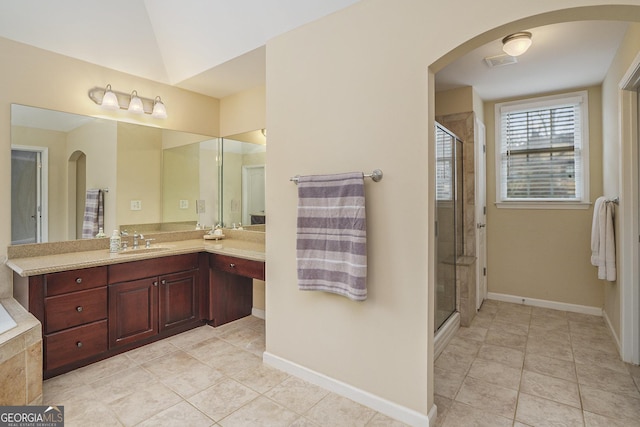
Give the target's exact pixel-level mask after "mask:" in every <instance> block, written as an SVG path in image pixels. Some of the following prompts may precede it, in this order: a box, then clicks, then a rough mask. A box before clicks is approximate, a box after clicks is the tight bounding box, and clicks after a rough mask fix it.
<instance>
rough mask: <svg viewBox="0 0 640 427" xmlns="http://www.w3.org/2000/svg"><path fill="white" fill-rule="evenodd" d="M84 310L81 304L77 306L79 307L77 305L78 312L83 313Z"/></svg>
mask: <svg viewBox="0 0 640 427" xmlns="http://www.w3.org/2000/svg"><path fill="white" fill-rule="evenodd" d="M82 310H84V309H83V308H82V306H81V305H79V306H77V307H76V311H77V312H78V313H82Z"/></svg>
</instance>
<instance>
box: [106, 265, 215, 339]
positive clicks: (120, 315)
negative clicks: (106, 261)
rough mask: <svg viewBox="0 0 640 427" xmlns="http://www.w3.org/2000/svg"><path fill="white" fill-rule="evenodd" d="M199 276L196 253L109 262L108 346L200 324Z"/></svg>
mask: <svg viewBox="0 0 640 427" xmlns="http://www.w3.org/2000/svg"><path fill="white" fill-rule="evenodd" d="M150 273H155V274H154V275H152V276H150V275H149V274H150ZM199 276H200V269H199V255H198V254H186V255H177V256H173V257H165V258H156V259H151V260H145V261H137V262H131V263H126V264H117V265H113V266H110V267H109V347H110V348H114V347H118V346H123V345H127V344H132V343H136V342H140V341H142V340H146V339H148V338H151V337H153V336H155V335H157V334H159V333H163V332H166V331H171V330H173V329H176V330H184V329H185V327H189V326H191V325H193V324H194V323H196V322H199V321H200V319H202V318H203V317H201V316H200V305H199V302H200V300H199V295H200V283H201V281H200V277H199Z"/></svg>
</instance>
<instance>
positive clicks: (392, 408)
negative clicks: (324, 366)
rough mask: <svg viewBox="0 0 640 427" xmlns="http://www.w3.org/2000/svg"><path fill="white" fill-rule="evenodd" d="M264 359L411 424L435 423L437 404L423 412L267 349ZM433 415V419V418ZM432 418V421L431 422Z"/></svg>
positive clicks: (282, 369)
mask: <svg viewBox="0 0 640 427" xmlns="http://www.w3.org/2000/svg"><path fill="white" fill-rule="evenodd" d="M262 360H263V361H264V362H265V363H266V364H268V365H271V366H273V367H274V368H277V369H280V370H281V371H284V372H287V373H288V374H291V375H294V376H296V377H298V378H301V379H303V380H305V381H308V382H310V383H311V384H315V385H317V386H319V387H322V388H324V389H327V390H329V391H331V392H334V393H336V394H339V395H341V396H344V397H346V398H348V399H351V400H353V401H355V402H358V403H360V404H362V405H364V406H367V407H369V408H371V409H373V410H375V411H377V412H380V413H382V414H384V415H386V416H388V417H391V418H394V419H396V420H398V421H402V422H403V423H405V424H408V425H410V426H416V427H429V426H433V425H435V415H436V414H437V408H436V405H433V407H432V408H431V410H430V411H429V414H428V415H425V414H421V413H419V412H417V411H414V410H412V409H409V408H406V407H404V406H401V405H398V404H396V403H393V402H391V401H389V400H386V399H383V398H382V397H380V396H376V395H374V394H371V393H369V392H367V391H364V390H361V389H359V388H356V387H353V386H352V385H349V384H346V383H343V382H342V381H339V380H336V379H334V378H331V377H328V376H326V375H324V374H321V373H320V372H316V371H313V370H311V369H309V368H306V367H304V366H301V365H298V364H297V363H294V362H291V361H289V360H286V359H283V358H281V357H279V356H276V355H274V354H271V353H268V352H266V351H265V352H264V353H263V355H262ZM432 416H433V419H432V418H431V417H432ZM430 420H431V421H432V422H431V423H430Z"/></svg>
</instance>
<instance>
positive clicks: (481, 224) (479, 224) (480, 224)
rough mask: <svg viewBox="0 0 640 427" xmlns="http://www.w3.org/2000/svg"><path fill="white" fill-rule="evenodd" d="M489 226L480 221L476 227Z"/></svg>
mask: <svg viewBox="0 0 640 427" xmlns="http://www.w3.org/2000/svg"><path fill="white" fill-rule="evenodd" d="M486 226H487V224H483V223H481V222H479V223H478V224H476V228H485V227H486Z"/></svg>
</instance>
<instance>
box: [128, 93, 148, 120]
mask: <svg viewBox="0 0 640 427" xmlns="http://www.w3.org/2000/svg"><path fill="white" fill-rule="evenodd" d="M127 110H129V111H130V112H132V113H134V114H142V113H144V106H143V105H142V99H140V97H139V96H138V91H136V90H134V91H133V92H131V100H130V101H129V108H127Z"/></svg>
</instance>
